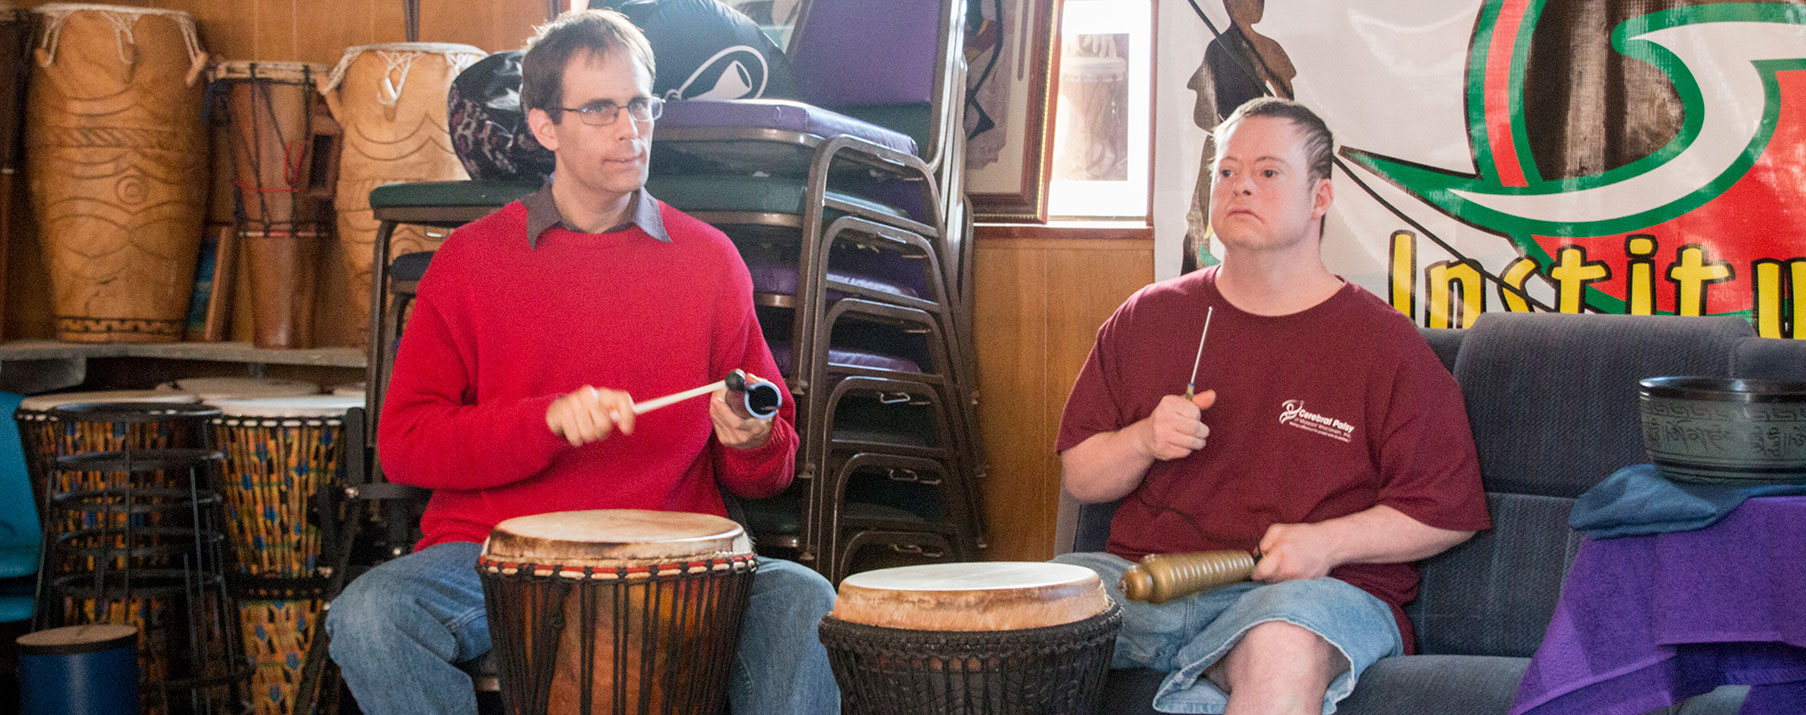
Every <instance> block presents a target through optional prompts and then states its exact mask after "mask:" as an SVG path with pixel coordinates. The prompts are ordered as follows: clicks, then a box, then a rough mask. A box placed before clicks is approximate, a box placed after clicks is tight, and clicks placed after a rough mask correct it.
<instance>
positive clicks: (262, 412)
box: [210, 395, 364, 715]
mask: <svg viewBox="0 0 1806 715" xmlns="http://www.w3.org/2000/svg"><path fill="white" fill-rule="evenodd" d="M210 404H212V405H213V406H215V407H218V408H219V410H220V416H219V417H216V418H214V419H213V420H212V421H211V423H210V429H211V431H212V433H213V443H214V444H215V445H217V446H218V448H219V449H220V451H221V452H222V453H224V454H225V456H226V459H225V464H224V467H223V469H222V470H221V471H222V472H223V477H224V478H223V479H222V483H221V484H220V488H219V491H220V495H221V496H222V497H223V498H224V501H225V511H226V530H227V533H228V535H229V540H230V541H231V543H232V552H233V556H234V557H235V561H236V563H237V576H236V577H235V578H234V579H233V581H234V583H235V584H237V586H238V593H239V601H238V606H239V625H240V631H241V632H242V633H243V635H244V645H245V652H246V653H248V654H250V655H251V657H252V658H253V659H255V661H256V671H255V672H254V673H253V674H252V676H251V695H252V698H251V705H252V710H253V711H254V712H257V713H263V714H270V715H286V714H287V713H290V712H293V711H294V705H295V703H294V698H295V691H296V689H297V687H299V685H300V678H301V669H302V665H303V659H304V658H306V656H307V649H308V646H309V645H310V643H311V642H312V640H313V637H314V635H315V634H316V633H317V632H318V630H317V626H318V624H319V623H320V620H319V616H320V604H321V603H323V602H324V598H325V595H326V578H325V574H324V573H322V572H321V570H320V569H321V567H322V566H324V565H325V562H324V561H323V560H322V556H323V554H322V551H321V547H322V538H321V537H322V533H323V527H324V528H331V527H332V526H333V525H336V524H337V523H339V522H340V521H341V520H342V517H343V515H342V514H333V513H326V514H322V513H321V503H320V500H319V497H320V496H321V495H322V494H323V493H324V492H325V491H326V490H328V489H331V488H333V487H335V486H337V485H339V484H340V480H339V463H340V460H342V459H343V457H344V451H345V447H344V441H343V437H344V427H345V413H346V412H347V411H348V410H350V409H351V408H353V407H363V406H364V399H363V397H362V396H361V395H360V396H355V397H345V396H332V395H312V396H306V397H266V398H260V399H246V400H216V401H212V402H211V403H210ZM327 503H328V504H330V503H332V502H327Z"/></svg>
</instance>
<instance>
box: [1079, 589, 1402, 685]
mask: <svg viewBox="0 0 1806 715" xmlns="http://www.w3.org/2000/svg"><path fill="white" fill-rule="evenodd" d="M1054 561H1057V562H1060V563H1067V564H1076V565H1079V566H1084V567H1086V568H1089V569H1091V570H1093V571H1096V572H1097V573H1098V576H1099V577H1101V578H1102V579H1103V581H1104V588H1105V589H1106V590H1108V591H1109V592H1110V597H1111V598H1113V599H1115V600H1116V602H1117V604H1119V605H1121V606H1122V632H1121V633H1120V634H1118V635H1117V636H1116V654H1115V656H1114V657H1113V659H1112V660H1111V662H1110V667H1112V668H1150V669H1153V670H1161V671H1166V672H1167V673H1170V675H1168V676H1167V678H1166V680H1164V681H1162V682H1161V683H1160V689H1159V690H1157V691H1156V692H1155V693H1154V709H1155V710H1159V711H1160V712H1167V713H1221V712H1223V710H1224V709H1225V708H1227V707H1228V706H1229V695H1228V694H1227V693H1225V692H1223V691H1222V689H1220V688H1218V687H1217V686H1216V684H1215V683H1212V682H1211V681H1210V679H1209V678H1205V677H1203V675H1204V671H1206V670H1208V669H1209V668H1210V666H1212V665H1214V664H1216V662H1217V661H1218V660H1220V659H1221V658H1222V657H1223V656H1224V655H1225V654H1227V653H1228V652H1229V650H1230V649H1231V648H1234V647H1235V644H1237V643H1240V642H1241V639H1242V635H1243V634H1245V633H1247V632H1248V630H1249V629H1251V628H1253V627H1255V626H1257V625H1260V624H1261V623H1265V622H1267V621H1284V622H1287V623H1291V624H1292V625H1296V626H1300V627H1303V628H1305V629H1306V630H1309V631H1311V632H1312V633H1316V634H1317V635H1319V636H1322V637H1323V640H1325V641H1328V642H1329V644H1330V647H1331V648H1333V649H1334V650H1335V651H1336V652H1337V653H1338V654H1340V655H1341V656H1342V662H1343V663H1346V664H1347V668H1346V669H1345V670H1343V671H1342V672H1341V673H1340V674H1338V675H1337V676H1336V677H1335V678H1334V679H1333V680H1331V681H1330V683H1329V687H1328V688H1327V689H1326V690H1325V691H1324V693H1323V712H1324V713H1325V715H1327V714H1328V713H1333V712H1335V711H1336V703H1337V702H1340V701H1341V700H1342V699H1343V698H1346V697H1348V694H1349V693H1352V692H1354V687H1355V681H1356V680H1357V679H1358V678H1360V677H1361V671H1363V670H1366V669H1367V666H1369V665H1373V662H1374V661H1376V660H1379V659H1380V658H1384V657H1386V656H1389V655H1399V654H1400V653H1402V652H1404V643H1403V641H1402V639H1401V638H1400V637H1399V633H1398V623H1397V622H1396V621H1394V620H1392V608H1391V607H1390V606H1387V605H1386V602H1385V601H1381V600H1380V599H1378V598H1376V597H1374V596H1373V594H1370V593H1367V592H1366V591H1363V590H1361V589H1359V588H1356V587H1354V586H1351V585H1349V584H1348V583H1347V582H1346V581H1342V580H1339V579H1333V578H1319V579H1311V580H1308V581H1285V582H1281V583H1276V584H1270V585H1269V584H1260V583H1252V582H1245V581H1244V582H1242V583H1236V584H1230V585H1228V586H1224V587H1222V588H1218V589H1214V590H1210V591H1205V592H1203V593H1196V594H1192V595H1190V596H1186V597H1185V598H1181V599H1178V600H1174V601H1168V602H1166V603H1160V604H1153V603H1143V602H1140V601H1131V600H1128V599H1127V598H1125V597H1123V593H1122V587H1121V586H1119V585H1118V582H1119V581H1120V580H1121V579H1122V575H1123V572H1124V571H1127V570H1129V567H1130V566H1132V565H1134V564H1133V563H1132V562H1130V561H1129V560H1127V559H1124V558H1122V557H1119V556H1115V555H1112V554H1105V553H1072V554H1062V555H1060V556H1057V557H1055V558H1054Z"/></svg>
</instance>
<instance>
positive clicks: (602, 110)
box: [559, 97, 665, 127]
mask: <svg viewBox="0 0 1806 715" xmlns="http://www.w3.org/2000/svg"><path fill="white" fill-rule="evenodd" d="M559 109H562V110H564V111H567V112H573V113H575V114H576V115H577V119H579V120H581V121H582V122H583V123H584V124H588V125H590V126H592V127H606V126H608V125H610V124H614V123H615V117H616V116H618V115H620V113H621V110H622V109H626V110H627V116H629V117H633V119H634V121H639V122H650V121H652V120H654V119H657V118H659V115H661V114H664V113H665V100H663V99H659V98H658V97H634V98H633V99H630V100H627V106H626V107H622V106H621V105H619V104H615V103H614V102H610V101H608V100H606V99H598V100H596V101H594V102H590V103H589V104H585V105H583V106H581V107H559Z"/></svg>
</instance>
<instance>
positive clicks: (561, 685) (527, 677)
mask: <svg viewBox="0 0 1806 715" xmlns="http://www.w3.org/2000/svg"><path fill="white" fill-rule="evenodd" d="M756 567H757V562H756V559H755V557H754V556H753V553H752V549H751V546H750V544H749V542H747V540H746V537H745V534H744V532H743V531H742V530H741V528H740V526H739V525H738V524H735V523H734V522H732V521H729V520H727V519H723V518H721V517H716V516H709V515H705V514H687V513H678V512H655V511H633V510H599V511H577V512H558V513H553V514H540V515H537V516H528V517H520V518H516V519H509V520H507V521H504V522H502V523H501V524H498V525H496V527H495V530H494V531H492V532H490V535H489V540H488V542H487V543H485V544H484V546H483V555H482V557H481V558H480V559H479V560H478V562H477V571H478V573H479V574H480V575H481V577H482V579H483V594H484V598H485V601H486V602H487V604H488V609H489V629H490V633H491V634H492V635H491V641H492V642H493V643H494V647H495V652H496V656H497V657H498V658H499V660H500V663H501V682H502V700H503V703H504V704H505V705H507V706H508V708H509V710H510V711H511V712H515V713H547V712H550V713H627V712H634V713H673V714H676V713H714V712H719V711H720V709H721V706H722V704H723V703H725V702H726V697H727V683H728V674H729V672H730V671H731V670H732V667H733V663H734V657H735V652H736V649H737V647H738V644H739V636H740V623H741V617H742V615H743V614H744V613H745V610H746V602H747V598H748V596H749V595H750V594H751V588H752V575H753V571H754V570H755V569H756Z"/></svg>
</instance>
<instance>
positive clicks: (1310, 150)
mask: <svg viewBox="0 0 1806 715" xmlns="http://www.w3.org/2000/svg"><path fill="white" fill-rule="evenodd" d="M1249 117H1276V118H1279V119H1286V120H1290V121H1291V122H1292V125H1293V126H1295V127H1298V131H1299V133H1301V134H1303V135H1304V156H1305V161H1306V163H1307V166H1306V169H1308V170H1309V173H1310V177H1311V180H1312V181H1315V180H1317V179H1327V178H1329V174H1330V165H1331V163H1332V159H1333V157H1332V155H1331V152H1332V151H1334V149H1335V146H1336V137H1335V135H1334V134H1331V133H1330V131H1329V125H1327V124H1324V123H1323V118H1322V117H1319V116H1317V113H1316V112H1313V111H1311V110H1310V108H1309V107H1306V106H1304V105H1302V104H1299V103H1297V102H1294V101H1292V100H1290V99H1285V98H1282V97H1255V98H1254V99H1250V100H1248V101H1247V102H1246V103H1244V104H1242V106H1240V107H1236V108H1235V111H1233V112H1230V113H1229V116H1228V117H1226V118H1224V119H1223V122H1222V123H1221V124H1218V125H1217V127H1216V129H1214V130H1212V131H1211V134H1210V137H1211V141H1213V142H1215V143H1216V145H1217V147H1218V151H1221V150H1222V149H1221V147H1222V146H1223V140H1224V139H1227V138H1228V137H1229V130H1231V129H1234V128H1235V125H1237V124H1240V123H1242V120H1244V119H1247V118H1249Z"/></svg>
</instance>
